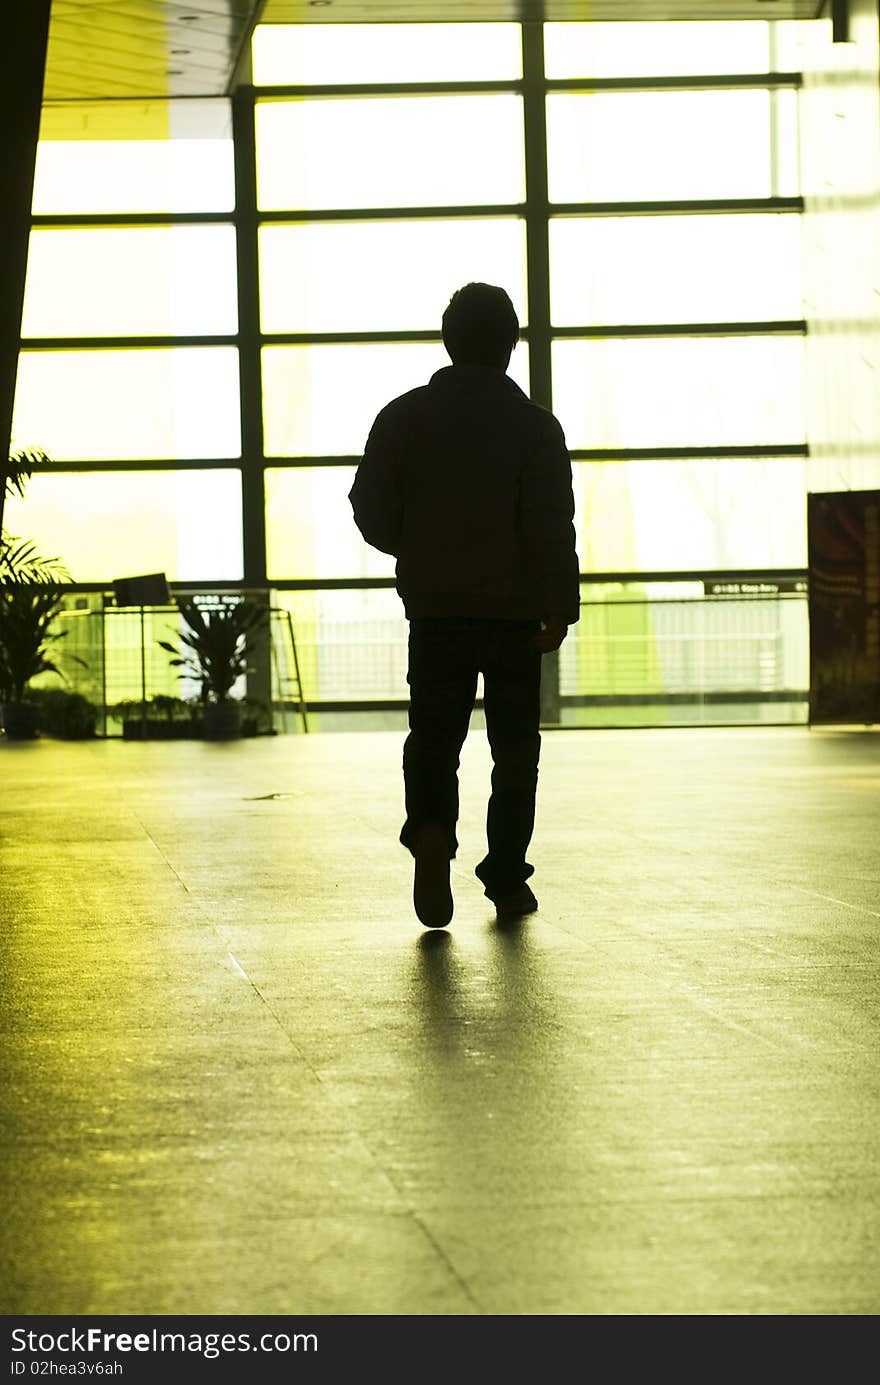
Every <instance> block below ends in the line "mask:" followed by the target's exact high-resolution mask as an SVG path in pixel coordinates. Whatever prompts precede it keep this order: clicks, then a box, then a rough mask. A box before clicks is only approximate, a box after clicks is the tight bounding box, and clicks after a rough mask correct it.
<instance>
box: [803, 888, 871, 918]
mask: <svg viewBox="0 0 880 1385" xmlns="http://www.w3.org/2000/svg"><path fill="white" fill-rule="evenodd" d="M788 888H789V889H791V890H796V891H797V893H798V894H804V895H806V896H807V898H808V899H821V900H824V901H825V902H826V903H827V904H839V905H840V906H841V907H842V908H844V909H851V910H853V911H854V912H855V913H857V914H867V916H868V917H869V918H873V919H880V910H877V909H869V908H868V906H867V905H866V904H860V903H857V904H854V903H853V902H852V901H851V900H848V899H838V898H837V896H836V895H830V894H823V893H822V892H821V891H820V890H811V889H808V888H807V887H806V886H805V885H795V884H794V883H793V882H791V883H790V884H789V885H788Z"/></svg>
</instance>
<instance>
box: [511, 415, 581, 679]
mask: <svg viewBox="0 0 880 1385" xmlns="http://www.w3.org/2000/svg"><path fill="white" fill-rule="evenodd" d="M542 423H543V432H542V436H541V438H540V440H538V441H537V442H536V446H535V447H534V449H533V451H532V454H531V456H530V457H529V460H528V462H527V463H526V466H525V468H524V470H523V477H522V489H521V493H520V522H521V525H522V535H523V541H524V543H525V548H526V559H527V562H528V566H529V571H530V573H531V575H532V578H533V580H534V581H535V583H536V585H537V587H538V591H539V593H540V597H541V609H542V613H543V629H542V631H541V633H540V635H539V636H538V647H539V649H541V651H542V652H543V653H548V652H550V651H551V650H553V649H558V648H559V646H560V645H561V644H562V641H563V640H564V638H565V634H566V631H567V629H568V626H569V625H574V624H575V622H576V621H577V619H578V617H579V615H580V575H579V565H578V557H577V551H576V549H575V533H574V494H573V491H572V483H571V460H570V458H569V455H568V449H567V447H566V445H565V436H564V434H563V432H562V428H561V427H560V425H559V423H558V422H557V420H556V419H555V418H554V417H553V415H552V414H548V415H546V416H545V418H544V419H543V420H542Z"/></svg>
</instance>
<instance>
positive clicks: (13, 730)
mask: <svg viewBox="0 0 880 1385" xmlns="http://www.w3.org/2000/svg"><path fill="white" fill-rule="evenodd" d="M38 720H39V709H38V708H37V707H36V706H35V705H34V703H33V702H5V703H4V704H3V729H4V731H5V732H6V734H7V736H8V737H9V739H10V740H11V741H32V740H33V739H34V738H35V736H36V734H37V722H38Z"/></svg>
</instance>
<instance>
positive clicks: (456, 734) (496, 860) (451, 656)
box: [400, 618, 541, 899]
mask: <svg viewBox="0 0 880 1385" xmlns="http://www.w3.org/2000/svg"><path fill="white" fill-rule="evenodd" d="M539 629H540V625H539V622H537V621H518V620H480V619H470V618H455V619H451V618H449V619H436V620H435V619H430V620H428V619H425V620H413V621H411V622H410V634H409V673H408V682H409V686H410V704H409V726H410V732H409V735H408V736H407V738H406V742H405V744H404V748H403V777H404V785H405V789H406V822H405V823H404V825H403V830H402V831H401V834H400V840H401V842H402V843H403V845H404V846H406V847H409V849H410V850H412V849H413V844H414V842H415V840H416V834H417V833H418V831H419V829H420V828H421V827H422V825H423V824H425V823H441V824H442V825H443V826H444V827H445V828H446V831H447V832H448V834H449V854H450V856H454V855H455V852H456V849H457V847H458V840H457V838H456V834H455V828H456V824H457V822H458V765H459V757H460V754H461V747H462V745H463V744H464V739H465V736H466V735H467V731H468V724H469V721H470V715H471V711H472V710H473V706H474V700H475V698H476V694H477V674H478V673H482V675H483V692H484V703H483V705H484V710H485V714H486V731H487V734H488V737H489V746H490V748H491V751H492V762H493V766H494V768H493V770H492V796H491V798H490V799H489V811H488V816H487V821H486V834H487V837H488V845H489V851H488V854H487V855H486V857H485V858H484V859H483V860H482V861H481V862H480V864H479V865H478V866H477V868H476V873H477V875H478V877H479V879H480V880H481V881H482V882H483V886H484V888H485V891H486V894H487V895H488V896H489V897H490V898H492V899H494V898H496V897H499V896H501V895H503V894H506V893H508V892H509V891H511V890H515V889H516V888H517V887H518V886H520V885H522V884H523V882H524V881H525V880H527V879H528V878H529V876H530V875H531V874H532V873H533V871H534V867H533V866H530V865H529V864H528V862H527V861H526V850H527V848H528V845H529V842H530V840H531V837H532V829H533V827H534V822H535V790H536V788H537V783H538V756H539V753H540V747H541V738H540V736H539V734H538V723H539V717H540V681H541V655H540V652H539V651H538V650H537V649H536V648H535V645H534V639H535V635H536V634H537V633H538V631H539Z"/></svg>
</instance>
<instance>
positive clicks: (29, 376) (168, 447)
mask: <svg viewBox="0 0 880 1385" xmlns="http://www.w3.org/2000/svg"><path fill="white" fill-rule="evenodd" d="M12 431H13V436H14V438H15V440H16V442H15V445H16V446H18V447H36V448H42V449H43V450H44V451H46V452H48V453H49V455H50V456H51V457H54V458H55V459H56V460H57V461H111V460H122V459H127V458H150V457H156V458H163V459H164V458H169V459H170V458H175V457H181V458H186V457H193V458H198V457H238V456H239V455H240V453H241V433H240V422H239V398H238V352H237V351H236V350H235V348H234V347H225V346H222V347H219V346H210V347H176V348H158V347H150V348H148V349H146V350H122V351H110V350H107V351H105V350H94V351H24V352H22V354H21V356H20V357H19V364H18V380H17V386H16V393H15V410H14V413H13V418H12Z"/></svg>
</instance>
